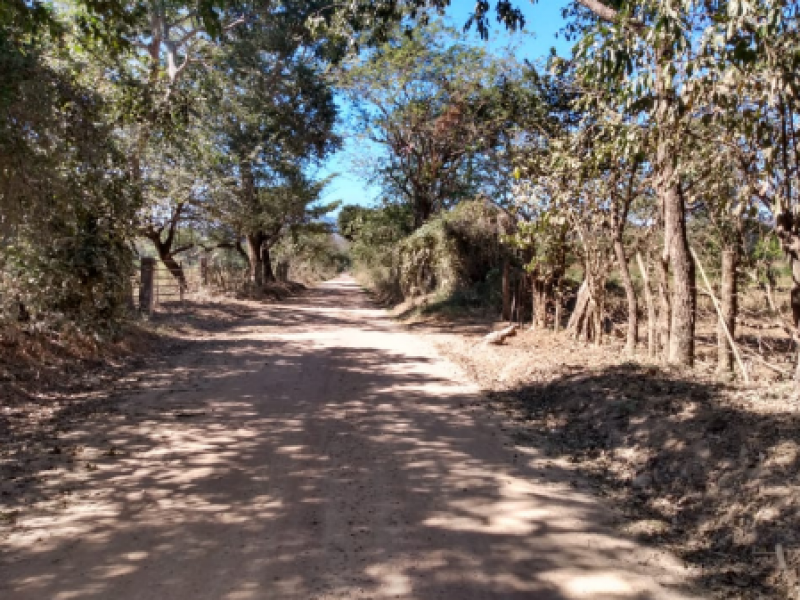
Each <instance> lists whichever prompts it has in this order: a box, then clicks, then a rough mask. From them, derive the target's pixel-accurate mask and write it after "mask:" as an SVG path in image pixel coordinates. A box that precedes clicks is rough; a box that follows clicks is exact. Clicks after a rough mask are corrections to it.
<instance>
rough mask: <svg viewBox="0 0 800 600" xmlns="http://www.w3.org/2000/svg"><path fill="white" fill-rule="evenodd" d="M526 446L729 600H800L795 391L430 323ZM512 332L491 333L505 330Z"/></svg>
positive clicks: (614, 350) (557, 339)
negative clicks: (579, 478) (497, 342)
mask: <svg viewBox="0 0 800 600" xmlns="http://www.w3.org/2000/svg"><path fill="white" fill-rule="evenodd" d="M410 326H411V328H412V329H413V330H414V331H416V332H418V333H425V334H427V335H428V336H430V337H431V338H432V339H433V340H434V341H435V342H436V343H437V345H438V347H439V349H440V350H441V351H442V352H443V353H444V354H445V355H446V356H448V357H449V358H450V359H451V360H453V361H454V362H456V363H458V364H459V365H461V367H462V368H463V369H464V370H465V371H466V372H467V373H469V375H470V376H471V377H472V378H473V379H474V380H475V381H476V382H477V383H478V384H479V385H480V387H481V388H482V389H483V390H485V392H486V393H487V396H488V398H489V399H490V403H491V406H492V407H493V408H494V409H495V410H496V411H498V412H500V413H503V414H505V415H506V417H507V419H508V420H509V421H511V422H512V423H513V429H514V431H515V433H514V435H515V439H516V440H517V442H518V443H519V444H520V445H522V446H525V445H528V446H537V447H540V448H546V450H547V453H548V454H549V456H550V457H552V459H553V460H554V461H556V462H557V463H558V464H561V465H562V466H564V467H565V468H571V469H574V470H576V471H578V472H580V473H583V474H586V475H588V476H589V478H590V481H591V482H592V485H593V487H594V489H595V491H596V493H598V494H600V495H602V496H606V497H608V498H610V499H611V501H612V504H613V505H615V506H616V507H618V509H619V513H620V515H619V527H620V528H622V529H624V530H626V531H627V532H629V533H633V534H635V535H636V536H637V537H639V538H641V539H642V540H646V541H647V542H650V543H652V544H655V545H659V546H662V547H668V548H670V549H671V550H673V551H674V552H675V553H676V554H678V555H679V556H680V557H681V558H683V559H684V560H685V561H687V563H688V564H690V565H692V566H694V567H695V568H697V569H699V571H700V573H701V576H700V580H701V581H702V582H703V583H704V584H705V585H706V586H708V588H709V589H710V590H712V593H713V594H714V595H715V596H717V597H720V598H730V599H732V598H758V597H764V598H792V599H794V598H796V597H800V588H798V585H799V584H798V578H797V574H798V572H800V403H798V400H797V399H795V398H793V397H792V396H791V393H790V392H791V388H790V384H775V383H769V382H767V381H762V382H761V383H760V384H755V385H751V386H742V385H733V384H730V383H721V382H720V381H719V380H717V379H716V378H715V377H714V376H713V374H712V373H710V372H708V371H706V372H705V373H703V371H702V370H701V371H699V372H693V373H685V372H678V371H671V370H666V369H663V368H661V367H660V366H658V365H657V364H653V363H650V362H648V361H647V360H646V359H640V360H637V361H627V360H625V359H624V358H623V356H622V348H621V346H619V345H618V344H614V343H613V342H612V345H611V346H605V347H601V348H596V347H592V346H586V345H584V344H582V343H578V342H576V341H574V340H572V339H570V338H569V337H568V336H567V334H565V333H562V334H558V335H556V334H553V333H552V332H549V331H527V330H526V331H523V332H522V333H521V334H520V335H518V336H517V337H515V338H510V339H509V341H508V343H507V344H506V345H504V346H486V345H484V344H480V343H479V342H480V339H481V337H482V336H483V335H485V334H486V333H487V332H488V331H489V330H490V329H491V328H492V324H491V323H489V322H486V321H472V322H471V323H465V322H458V321H453V320H450V321H447V322H443V321H441V320H440V321H438V322H436V321H433V320H430V319H428V320H426V321H421V322H417V323H412V324H410ZM501 326H502V324H500V323H497V324H494V328H499V327H501Z"/></svg>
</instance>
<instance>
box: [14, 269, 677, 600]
mask: <svg viewBox="0 0 800 600" xmlns="http://www.w3.org/2000/svg"><path fill="white" fill-rule="evenodd" d="M141 378H142V381H141V386H142V391H141V392H140V393H130V394H128V397H126V398H123V399H121V400H120V405H119V406H120V408H119V411H118V413H116V414H114V415H110V416H109V417H108V418H107V419H104V420H103V421H102V422H99V423H96V424H94V425H92V427H94V428H95V431H93V432H85V431H84V432H76V433H74V434H70V435H72V438H70V436H65V439H64V440H62V443H64V444H69V443H73V444H77V445H78V446H79V452H76V455H75V456H74V459H71V461H72V462H71V463H70V465H71V466H70V468H68V469H66V468H65V469H63V472H62V471H59V472H60V473H61V474H60V475H59V476H58V477H56V476H53V477H50V478H46V479H43V481H45V480H50V481H52V483H50V484H47V483H42V484H41V485H42V486H43V487H44V486H47V485H52V486H58V489H57V490H56V489H52V490H49V491H50V492H51V493H50V495H49V496H52V497H57V498H58V501H53V502H50V503H49V504H48V503H47V502H43V503H42V505H41V506H39V507H38V508H37V509H36V510H32V511H30V512H29V513H27V514H26V515H25V516H24V518H21V519H20V521H19V522H18V523H17V525H16V526H15V527H14V528H13V530H12V531H11V532H10V533H9V534H7V535H6V537H5V538H3V539H0V544H1V546H0V547H2V555H0V598H3V599H4V600H17V599H30V600H49V599H54V600H55V599H59V600H67V599H84V598H86V599H98V598H104V599H114V600H134V599H154V600H161V599H165V600H168V599H181V600H183V599H186V600H188V599H192V600H195V599H215V600H216V599H229V600H234V599H240V600H244V599H265V600H267V599H269V600H282V599H287V600H288V599H297V600H314V599H318V600H322V599H333V598H354V599H356V598H357V599H361V598H364V599H366V598H374V599H389V598H392V599H394V598H402V599H412V598H413V599H425V600H433V599H442V600H449V599H452V600H470V599H475V600H477V599H494V598H504V599H523V598H525V599H548V600H559V599H566V598H595V599H600V598H602V599H609V600H610V599H631V600H633V599H637V600H645V599H653V600H655V599H668V598H669V599H672V598H688V597H690V596H689V595H688V594H686V595H684V594H683V593H681V592H680V591H679V590H680V589H682V585H683V584H684V583H685V571H684V570H683V568H682V567H681V566H680V565H678V564H677V561H671V560H670V559H669V558H668V557H664V556H663V555H660V554H658V553H656V552H655V551H654V550H652V549H644V548H641V547H638V546H637V545H636V544H634V543H633V542H631V541H629V540H626V539H623V538H622V537H620V536H619V535H618V534H615V533H613V532H612V530H611V528H610V527H609V526H608V520H609V511H608V510H607V509H606V508H605V507H604V506H603V505H602V503H601V502H600V501H598V500H597V499H596V498H593V497H592V496H590V495H589V494H587V493H584V492H580V491H577V490H576V489H573V488H572V487H570V486H569V485H568V484H567V483H566V482H565V475H564V474H563V473H560V472H559V469H558V468H557V467H554V466H553V467H550V468H549V469H547V468H540V467H539V466H536V467H535V468H534V467H533V466H532V465H534V464H536V465H538V464H539V463H535V461H536V459H537V458H539V457H537V456H535V455H534V454H533V453H530V452H528V453H524V452H523V451H522V450H518V449H515V448H513V446H512V445H511V444H510V442H509V440H508V438H507V437H506V434H505V433H504V431H503V428H502V424H501V423H500V421H499V419H498V418H496V417H493V416H492V415H491V413H489V412H488V411H487V410H485V409H484V408H483V407H482V406H481V405H480V397H479V395H478V394H477V390H476V389H474V388H473V387H472V386H471V385H470V384H469V383H468V382H466V381H464V379H463V377H462V376H461V375H460V374H459V373H458V372H457V371H456V368H455V367H454V366H452V365H451V364H450V363H448V362H446V361H444V360H442V359H441V358H439V357H438V356H437V354H436V353H435V352H434V351H433V350H432V349H431V348H430V347H429V346H428V345H427V343H426V342H425V341H424V340H423V339H422V338H419V337H416V336H414V335H412V334H410V333H407V332H405V331H403V330H402V329H401V328H399V327H397V326H396V325H394V324H393V323H392V322H391V321H390V320H389V319H388V318H387V317H386V316H385V314H384V313H383V311H381V310H378V309H376V308H374V307H373V306H372V305H371V304H370V303H369V301H368V299H367V297H366V295H364V294H363V293H362V292H360V291H359V290H358V288H357V286H356V285H355V284H354V283H353V281H352V280H350V279H348V278H346V277H343V278H340V279H338V280H335V281H333V282H329V283H327V284H325V285H322V286H320V287H319V288H317V289H315V290H312V291H311V292H309V293H308V294H307V295H305V296H303V297H302V298H300V299H296V300H293V301H290V302H286V303H283V304H276V305H272V306H265V307H263V309H261V311H260V313H259V314H258V316H256V317H255V318H250V319H247V320H245V321H243V322H242V323H241V325H240V326H239V327H238V328H236V329H235V330H233V331H229V332H227V333H225V334H216V335H213V336H211V337H209V338H208V339H207V340H206V341H203V342H200V343H198V344H197V345H195V346H193V347H192V349H191V350H190V351H187V352H185V353H184V354H182V355H181V356H180V357H178V358H177V359H175V360H174V361H173V362H171V363H169V364H166V363H165V364H164V365H163V366H162V368H160V369H158V368H156V369H149V370H148V371H146V372H143V373H142V374H141ZM89 439H101V440H102V443H96V444H94V446H89V445H83V446H80V444H81V443H82V442H81V440H89ZM86 444H88V442H87V443H86ZM46 491H47V490H45V489H43V490H42V496H43V497H45V496H47V494H46V493H45V492H46Z"/></svg>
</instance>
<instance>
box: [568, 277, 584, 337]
mask: <svg viewBox="0 0 800 600" xmlns="http://www.w3.org/2000/svg"><path fill="white" fill-rule="evenodd" d="M588 305H589V284H588V283H587V282H586V279H584V280H583V283H581V287H580V288H579V289H578V297H577V298H576V300H575V308H574V309H573V311H572V314H571V315H570V317H569V322H568V323H567V329H569V330H570V331H572V332H573V335H574V336H575V337H576V338H577V337H578V336H579V335H580V332H581V329H582V327H583V320H584V319H585V317H586V308H587V307H588Z"/></svg>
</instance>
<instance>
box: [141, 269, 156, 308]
mask: <svg viewBox="0 0 800 600" xmlns="http://www.w3.org/2000/svg"><path fill="white" fill-rule="evenodd" d="M155 271H156V259H155V258H143V259H142V267H141V284H140V286H139V310H140V311H141V312H144V313H147V314H148V315H151V314H153V305H154V300H155V295H154V294H153V288H154V283H155Z"/></svg>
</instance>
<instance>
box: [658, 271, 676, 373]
mask: <svg viewBox="0 0 800 600" xmlns="http://www.w3.org/2000/svg"><path fill="white" fill-rule="evenodd" d="M656 269H657V270H658V304H659V306H658V345H659V354H660V355H661V361H662V362H667V360H668V359H669V333H670V322H671V321H672V305H671V304H670V301H669V298H670V295H669V271H668V269H667V261H666V260H664V258H663V257H658V258H657V259H656Z"/></svg>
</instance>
